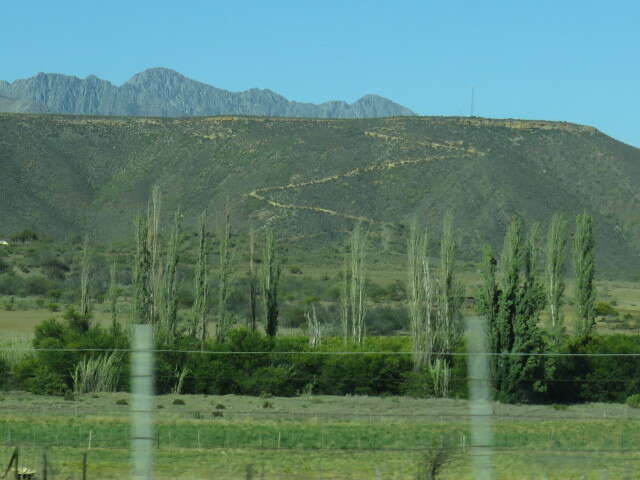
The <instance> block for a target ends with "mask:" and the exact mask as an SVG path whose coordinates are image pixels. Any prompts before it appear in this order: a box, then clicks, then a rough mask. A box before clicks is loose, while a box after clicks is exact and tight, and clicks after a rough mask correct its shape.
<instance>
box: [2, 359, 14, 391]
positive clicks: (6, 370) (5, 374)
mask: <svg viewBox="0 0 640 480" xmlns="http://www.w3.org/2000/svg"><path fill="white" fill-rule="evenodd" d="M10 372H11V369H10V367H9V363H8V362H7V361H6V360H5V359H4V358H2V357H0V389H4V388H6V387H7V386H8V384H9V374H10Z"/></svg>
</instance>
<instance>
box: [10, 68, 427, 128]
mask: <svg viewBox="0 0 640 480" xmlns="http://www.w3.org/2000/svg"><path fill="white" fill-rule="evenodd" d="M0 112H9V113H66V114H80V115H118V116H149V117H191V116H213V115H251V116H270V117H311V118H374V117H396V116H410V115H415V113H414V112H412V111H411V110H409V109H408V108H406V107H403V106H402V105H399V104H397V103H395V102H392V101H391V100H388V99H386V98H384V97H380V96H377V95H365V96H364V97H362V98H360V99H359V100H357V101H355V102H354V103H351V104H349V103H346V102H343V101H330V102H325V103H321V104H319V105H315V104H312V103H300V102H293V101H290V100H287V99H286V98H284V97H283V96H282V95H278V94H277V93H275V92H273V91H271V90H261V89H257V88H252V89H251V90H247V91H244V92H230V91H228V90H222V89H220V88H216V87H213V86H211V85H207V84H206V83H201V82H197V81H195V80H191V79H190V78H187V77H185V76H184V75H181V74H180V73H178V72H176V71H173V70H170V69H167V68H152V69H149V70H145V71H144V72H141V73H138V74H136V75H134V76H133V77H131V79H130V80H129V81H127V82H126V83H124V84H123V85H121V86H119V87H118V86H116V85H113V84H112V83H110V82H108V81H106V80H102V79H100V78H98V77H96V76H93V75H90V76H88V77H87V78H85V79H81V78H78V77H73V76H69V75H61V74H58V73H39V74H37V75H36V76H34V77H31V78H26V79H21V80H16V81H14V82H12V83H9V82H6V81H2V80H0Z"/></svg>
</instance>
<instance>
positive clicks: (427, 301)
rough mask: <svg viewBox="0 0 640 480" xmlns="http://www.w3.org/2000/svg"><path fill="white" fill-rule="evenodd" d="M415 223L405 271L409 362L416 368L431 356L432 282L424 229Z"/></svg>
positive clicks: (426, 237) (421, 365) (410, 237)
mask: <svg viewBox="0 0 640 480" xmlns="http://www.w3.org/2000/svg"><path fill="white" fill-rule="evenodd" d="M418 228H419V227H418V225H417V222H414V223H413V225H412V226H411V230H410V233H409V243H408V246H407V260H408V270H409V282H408V292H407V293H408V307H409V308H408V310H409V319H410V333H411V339H412V343H413V355H412V356H413V365H414V368H415V369H420V368H421V367H423V366H424V365H425V363H428V362H429V361H430V359H431V347H430V345H431V343H432V342H433V328H432V327H433V326H432V323H433V322H432V312H433V309H434V305H433V290H434V286H433V282H432V278H431V271H430V267H429V257H428V256H427V249H428V244H429V241H428V233H427V229H426V228H425V229H424V230H423V231H422V232H420V231H419V229H418Z"/></svg>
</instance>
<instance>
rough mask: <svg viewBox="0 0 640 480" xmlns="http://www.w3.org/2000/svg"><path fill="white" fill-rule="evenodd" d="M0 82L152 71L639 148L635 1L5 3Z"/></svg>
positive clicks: (639, 36) (639, 29)
mask: <svg viewBox="0 0 640 480" xmlns="http://www.w3.org/2000/svg"><path fill="white" fill-rule="evenodd" d="M1 14H2V16H3V22H2V29H0V49H1V50H0V52H1V53H0V59H1V62H0V79H3V80H8V81H13V80H15V79H17V78H25V77H29V76H32V75H34V74H36V73H38V72H41V71H42V72H59V73H65V74H70V75H77V76H80V77H85V76H87V75H90V74H95V75H97V76H99V77H101V78H104V79H106V80H109V81H111V82H113V83H115V84H118V85H119V84H122V83H123V82H125V81H126V80H127V79H128V78H129V77H131V76H132V75H133V74H134V73H137V72H139V71H142V70H144V69H146V68H150V67H156V66H163V67H168V68H172V69H175V70H178V71H179V72H181V73H183V74H185V75H186V76H188V77H191V78H193V79H196V80H199V81H202V82H206V83H209V84H212V85H215V86H217V87H220V88H225V89H229V90H234V91H237V90H245V89H248V88H252V87H259V88H270V89H272V90H274V91H276V92H278V93H280V94H282V95H284V96H286V97H287V98H289V99H292V100H297V101H309V102H322V101H326V100H330V99H341V100H346V101H349V102H352V101H354V100H356V99H358V98H359V97H361V96H362V95H364V94H367V93H375V94H378V95H382V96H385V97H388V98H390V99H392V100H394V101H397V102H399V103H401V104H403V105H405V106H407V107H409V108H411V109H412V110H414V111H415V112H417V113H418V114H421V115H468V114H469V107H470V92H471V87H472V86H474V89H475V113H476V114H477V115H480V116H486V117H512V118H526V119H545V120H565V121H570V122H576V123H583V124H588V125H593V126H595V127H597V128H599V129H601V130H602V131H604V132H605V133H607V134H609V135H611V136H613V137H615V138H617V139H619V140H622V141H625V142H627V143H630V144H632V145H635V146H640V122H638V114H639V112H640V95H639V93H638V92H639V91H640V82H639V81H638V80H639V79H640V61H639V59H640V2H638V1H615V0H611V1H607V2H605V1H600V2H590V1H588V0H582V1H573V0H567V1H564V0H555V1H547V0H538V1H523V0H518V1H516V0H511V1H491V0H483V1H480V0H477V1H466V2H463V1H456V0H447V1H438V2H436V1H428V0H422V1H402V0H396V1H394V2H390V1H386V2H376V1H373V0H369V1H366V2H364V1H363V2H361V1H349V0H342V1H333V0H323V1H320V2H319V1H313V2H312V1H304V0H297V1H277V0H269V1H267V0H264V1H241V0H236V1H226V2H221V1H215V0H214V1H201V2H196V1H184V2H176V1H173V2H164V1H160V0H154V1H146V0H139V1H135V0H128V1H119V0H115V1H113V0H112V1H109V2H98V1H89V0H83V1H77V2H76V1H64V0H61V1H58V2H44V1H42V2H35V1H28V0H25V1H24V2H5V3H4V4H3V5H2V8H1Z"/></svg>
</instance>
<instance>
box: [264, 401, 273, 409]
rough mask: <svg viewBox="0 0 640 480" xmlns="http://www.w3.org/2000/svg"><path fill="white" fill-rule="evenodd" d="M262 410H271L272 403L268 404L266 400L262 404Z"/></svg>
mask: <svg viewBox="0 0 640 480" xmlns="http://www.w3.org/2000/svg"><path fill="white" fill-rule="evenodd" d="M262 408H273V403H271V402H269V401H268V400H266V401H265V402H264V403H263V404H262Z"/></svg>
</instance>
